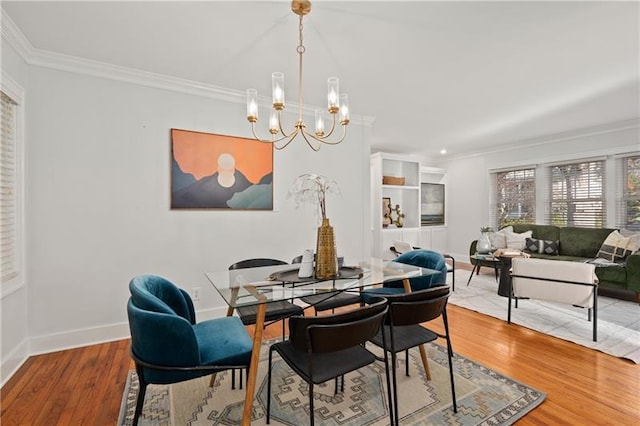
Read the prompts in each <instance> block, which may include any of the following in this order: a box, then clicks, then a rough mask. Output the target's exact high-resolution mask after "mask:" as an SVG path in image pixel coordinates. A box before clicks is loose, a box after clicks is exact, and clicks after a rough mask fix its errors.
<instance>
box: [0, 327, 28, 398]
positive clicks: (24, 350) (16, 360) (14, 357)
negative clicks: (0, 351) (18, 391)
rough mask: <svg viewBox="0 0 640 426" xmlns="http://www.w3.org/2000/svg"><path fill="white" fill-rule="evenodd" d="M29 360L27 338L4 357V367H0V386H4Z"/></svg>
mask: <svg viewBox="0 0 640 426" xmlns="http://www.w3.org/2000/svg"><path fill="white" fill-rule="evenodd" d="M28 358H29V340H28V339H26V338H25V339H23V340H22V341H21V342H20V343H19V344H18V345H17V346H16V347H15V348H14V349H13V350H12V351H11V352H9V353H8V354H7V355H6V356H3V357H2V365H0V380H1V382H0V386H4V385H5V384H6V383H7V381H8V380H9V379H10V378H11V377H13V375H14V374H16V372H17V371H18V370H19V369H20V367H22V364H24V363H25V361H26V360H27V359H28Z"/></svg>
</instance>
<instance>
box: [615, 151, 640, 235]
mask: <svg viewBox="0 0 640 426" xmlns="http://www.w3.org/2000/svg"><path fill="white" fill-rule="evenodd" d="M629 159H635V161H640V153H635V154H632V155H625V156H620V157H619V158H618V167H619V171H618V178H617V179H616V195H617V197H618V202H617V203H616V204H617V208H618V213H617V217H616V227H618V228H626V229H630V230H633V231H637V230H640V223H638V224H635V225H631V226H629V222H628V219H629V217H628V211H627V206H628V202H629V201H640V194H638V195H636V196H629V192H628V191H627V186H628V182H629V181H628V179H629V170H628V167H627V163H628V160H629Z"/></svg>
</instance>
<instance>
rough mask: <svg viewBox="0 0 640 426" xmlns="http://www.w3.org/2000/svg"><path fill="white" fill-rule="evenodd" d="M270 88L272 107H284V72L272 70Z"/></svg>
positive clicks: (279, 108)
mask: <svg viewBox="0 0 640 426" xmlns="http://www.w3.org/2000/svg"><path fill="white" fill-rule="evenodd" d="M271 89H272V91H273V109H275V110H282V109H284V74H283V73H281V72H274V73H273V74H271Z"/></svg>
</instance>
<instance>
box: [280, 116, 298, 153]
mask: <svg viewBox="0 0 640 426" xmlns="http://www.w3.org/2000/svg"><path fill="white" fill-rule="evenodd" d="M278 126H279V127H280V133H282V137H281V138H280V139H278V141H281V140H283V139H286V138H288V137H289V136H292V135H293V134H294V133H295V132H297V129H294V130H293V131H292V132H291V133H289V134H287V132H285V131H284V128H282V111H278ZM287 145H288V144H287Z"/></svg>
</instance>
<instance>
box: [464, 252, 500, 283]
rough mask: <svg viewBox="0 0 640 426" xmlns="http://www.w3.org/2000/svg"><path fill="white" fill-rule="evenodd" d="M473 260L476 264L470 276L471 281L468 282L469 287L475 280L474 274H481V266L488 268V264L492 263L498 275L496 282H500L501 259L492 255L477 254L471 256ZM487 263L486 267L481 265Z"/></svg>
mask: <svg viewBox="0 0 640 426" xmlns="http://www.w3.org/2000/svg"><path fill="white" fill-rule="evenodd" d="M470 257H471V259H472V260H475V261H476V263H475V265H473V269H472V270H471V275H469V279H468V280H467V286H468V285H469V283H470V282H471V278H473V274H474V272H475V273H476V274H477V273H479V272H480V267H481V266H486V263H490V264H491V266H492V267H493V270H494V271H495V273H496V281H498V268H499V266H500V259H498V258H497V257H495V256H493V255H492V254H479V253H476V254H474V255H471V256H470ZM484 262H486V263H485V265H481V264H480V263H484Z"/></svg>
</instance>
